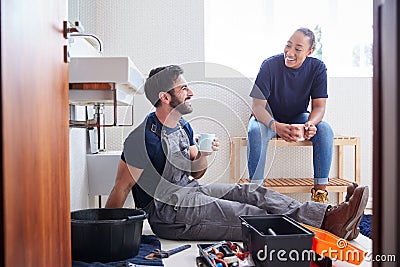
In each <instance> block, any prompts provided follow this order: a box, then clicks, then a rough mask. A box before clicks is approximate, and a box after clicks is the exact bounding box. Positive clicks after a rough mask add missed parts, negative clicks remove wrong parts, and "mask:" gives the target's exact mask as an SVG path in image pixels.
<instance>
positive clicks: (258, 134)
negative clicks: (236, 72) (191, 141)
mask: <svg viewBox="0 0 400 267" xmlns="http://www.w3.org/2000/svg"><path fill="white" fill-rule="evenodd" d="M314 47H315V35H314V33H313V32H312V31H311V30H310V29H307V28H299V29H297V30H296V31H295V32H294V33H293V35H292V36H291V37H290V39H289V40H288V41H287V44H286V46H285V48H284V51H283V53H282V54H278V55H275V56H272V57H270V58H268V59H266V60H265V61H264V62H263V63H262V65H261V68H260V71H259V73H258V75H257V78H256V81H255V85H254V87H253V89H252V91H251V93H250V96H251V97H252V99H253V103H252V109H253V112H252V116H251V118H250V121H249V125H248V146H247V150H248V151H247V152H248V168H249V175H250V179H251V180H252V181H253V182H258V183H260V181H262V180H263V179H264V168H265V162H266V151H267V148H268V142H269V140H270V139H271V138H272V137H274V136H276V135H278V136H280V137H281V138H283V139H284V140H285V141H286V142H297V141H299V140H301V137H302V136H303V135H304V138H305V139H307V140H310V141H311V142H312V144H313V166H314V187H313V188H312V189H311V193H312V196H311V199H312V200H314V201H317V202H326V201H327V200H328V199H327V196H328V192H327V191H326V185H327V184H328V181H329V171H330V167H331V162H332V150H333V137H334V134H333V131H332V128H331V127H330V125H329V124H328V123H326V122H324V121H322V119H323V117H324V114H325V108H326V100H327V98H328V94H327V74H326V67H325V64H324V63H323V62H322V61H321V60H319V59H316V58H312V57H309V56H310V55H311V54H312V53H313V51H314ZM310 100H311V111H310V112H309V111H308V110H307V108H308V106H309V104H310ZM293 124H297V125H293ZM299 124H300V125H299Z"/></svg>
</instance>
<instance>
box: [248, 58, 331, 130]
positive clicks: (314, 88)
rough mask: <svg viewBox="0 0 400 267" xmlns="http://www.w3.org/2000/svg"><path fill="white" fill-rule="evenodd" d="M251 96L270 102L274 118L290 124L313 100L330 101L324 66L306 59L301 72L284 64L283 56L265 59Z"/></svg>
mask: <svg viewBox="0 0 400 267" xmlns="http://www.w3.org/2000/svg"><path fill="white" fill-rule="evenodd" d="M250 96H251V97H253V98H258V99H265V100H267V102H268V104H269V107H270V109H271V111H272V114H271V115H272V116H273V117H274V118H275V119H276V120H277V121H279V122H286V123H287V122H289V121H290V120H291V119H292V118H294V117H295V116H296V115H299V114H301V113H305V112H309V111H307V109H308V105H309V103H310V99H315V98H328V93H327V74H326V66H325V64H324V63H323V62H322V61H321V60H319V59H317V58H313V57H307V58H306V59H305V60H304V62H303V64H302V65H301V66H300V68H298V69H292V68H288V67H286V65H285V59H284V55H283V54H279V55H275V56H272V57H270V58H268V59H266V60H265V61H264V62H263V63H262V65H261V67H260V70H259V73H258V75H257V78H256V81H255V83H254V86H253V89H252V90H251V92H250Z"/></svg>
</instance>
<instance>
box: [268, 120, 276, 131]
mask: <svg viewBox="0 0 400 267" xmlns="http://www.w3.org/2000/svg"><path fill="white" fill-rule="evenodd" d="M273 122H275V120H274V119H271V120H270V121H269V122H268V128H270V129H271V124H272V123H273ZM271 130H272V129H271Z"/></svg>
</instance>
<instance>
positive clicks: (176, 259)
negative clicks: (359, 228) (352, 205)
mask: <svg viewBox="0 0 400 267" xmlns="http://www.w3.org/2000/svg"><path fill="white" fill-rule="evenodd" d="M366 213H368V212H366ZM143 234H153V233H152V231H151V229H150V226H149V224H148V223H147V221H145V223H144V226H143ZM160 241H161V248H162V249H163V250H168V249H172V248H175V247H179V246H181V245H186V244H190V245H191V248H189V249H187V250H184V251H182V252H179V253H177V254H174V255H172V256H171V257H170V258H167V259H164V260H163V262H164V265H165V267H178V266H196V257H197V256H199V250H198V248H197V244H204V243H214V242H210V241H198V242H194V241H190V242H188V241H172V240H165V239H160ZM218 241H220V240H217V241H215V243H216V242H218ZM350 243H351V244H353V245H354V246H356V247H357V248H359V249H362V250H363V251H364V252H369V251H372V241H371V239H369V238H368V237H365V236H363V235H361V234H360V235H359V236H358V237H357V238H356V239H355V240H353V241H351V242H350ZM333 265H334V266H335V267H346V266H356V265H354V264H349V263H347V262H342V261H335V262H334V263H333ZM358 266H361V267H369V266H372V263H371V262H368V261H366V260H364V261H363V262H362V263H361V264H360V265H358Z"/></svg>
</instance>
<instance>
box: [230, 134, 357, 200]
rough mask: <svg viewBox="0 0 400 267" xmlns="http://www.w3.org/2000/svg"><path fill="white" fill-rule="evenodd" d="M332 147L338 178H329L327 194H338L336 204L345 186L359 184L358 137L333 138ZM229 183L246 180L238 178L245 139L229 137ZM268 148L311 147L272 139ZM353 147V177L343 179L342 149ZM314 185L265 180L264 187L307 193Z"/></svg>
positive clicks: (302, 181)
mask: <svg viewBox="0 0 400 267" xmlns="http://www.w3.org/2000/svg"><path fill="white" fill-rule="evenodd" d="M333 143H334V146H335V147H337V151H338V153H337V156H338V160H337V168H338V177H336V178H329V184H328V186H327V190H328V192H329V193H332V192H337V193H338V202H339V203H340V202H342V201H343V192H346V189H347V185H348V184H349V183H351V182H353V181H355V182H356V183H357V184H360V137H358V136H335V137H334V141H333ZM230 145H231V153H230V182H231V183H246V182H249V179H248V178H242V177H240V150H241V147H243V146H247V137H231V140H230ZM269 146H280V147H288V146H312V143H311V141H302V142H297V143H288V142H285V141H284V140H283V139H282V138H272V139H271V140H270V143H269ZM344 146H353V147H354V177H353V179H352V180H349V179H345V178H344V177H343V168H344V167H343V157H344V153H343V147H344ZM313 185H314V178H266V179H264V186H265V187H268V188H270V189H273V190H275V191H278V192H280V193H309V192H310V190H311V187H312V186H313Z"/></svg>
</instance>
